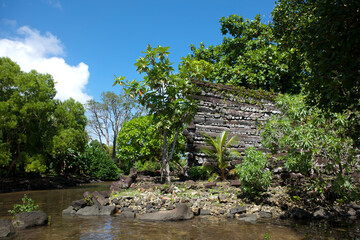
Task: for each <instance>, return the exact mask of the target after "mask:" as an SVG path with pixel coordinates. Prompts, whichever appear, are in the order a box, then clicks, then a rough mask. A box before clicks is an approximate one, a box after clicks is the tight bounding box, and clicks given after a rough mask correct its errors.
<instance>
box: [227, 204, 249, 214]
mask: <svg viewBox="0 0 360 240" xmlns="http://www.w3.org/2000/svg"><path fill="white" fill-rule="evenodd" d="M230 213H231V214H235V213H239V214H242V213H246V206H239V207H235V208H232V209H230Z"/></svg>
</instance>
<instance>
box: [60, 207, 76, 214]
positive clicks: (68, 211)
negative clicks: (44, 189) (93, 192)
mask: <svg viewBox="0 0 360 240" xmlns="http://www.w3.org/2000/svg"><path fill="white" fill-rule="evenodd" d="M75 214H76V211H75V210H74V208H73V207H72V206H69V207H68V208H66V209H64V210H63V211H62V215H75Z"/></svg>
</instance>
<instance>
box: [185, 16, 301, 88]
mask: <svg viewBox="0 0 360 240" xmlns="http://www.w3.org/2000/svg"><path fill="white" fill-rule="evenodd" d="M220 24H221V32H222V34H223V35H224V40H223V42H222V44H220V45H217V46H209V47H208V48H205V45H204V44H203V43H201V44H200V47H199V48H196V47H195V46H193V45H192V46H191V50H192V55H190V56H188V57H187V58H184V59H183V63H182V64H186V63H187V62H191V63H192V61H193V60H196V61H198V62H197V63H196V64H197V65H201V66H202V67H201V68H198V69H194V70H193V71H195V72H202V71H204V70H203V69H208V68H209V66H208V65H209V64H212V65H213V67H212V69H211V71H208V72H206V74H203V75H202V76H204V77H205V78H206V79H207V80H209V81H214V82H217V83H223V84H233V85H237V86H245V87H248V88H255V89H258V88H262V89H265V90H274V91H277V92H279V91H280V92H295V93H296V92H299V91H300V84H301V81H302V75H301V72H300V71H295V70H294V69H292V68H290V67H289V65H288V64H287V63H288V61H289V60H290V59H291V58H292V56H293V52H292V51H290V52H287V51H281V49H280V48H279V46H278V45H279V44H278V43H276V42H274V37H273V30H272V28H271V25H270V24H265V23H262V22H261V18H260V15H257V16H256V17H255V20H252V21H250V20H248V19H246V20H244V19H243V18H242V17H241V16H237V15H231V16H229V17H227V18H225V17H223V18H222V19H220ZM195 66H196V65H195ZM299 72H300V73H299ZM193 75H196V74H193Z"/></svg>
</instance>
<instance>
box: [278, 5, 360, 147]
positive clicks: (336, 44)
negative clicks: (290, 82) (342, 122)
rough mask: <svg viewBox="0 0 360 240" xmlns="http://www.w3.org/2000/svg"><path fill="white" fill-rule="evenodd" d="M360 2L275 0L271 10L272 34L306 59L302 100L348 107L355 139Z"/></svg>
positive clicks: (359, 104)
mask: <svg viewBox="0 0 360 240" xmlns="http://www.w3.org/2000/svg"><path fill="white" fill-rule="evenodd" d="M359 11H360V2H359V1H356V0H343V1H337V0H327V1H325V0H320V1H319V0H306V1H305V0H280V1H278V3H277V4H276V6H275V9H274V10H273V12H272V15H273V20H274V32H275V36H276V38H277V39H278V41H279V42H281V44H282V45H283V46H284V47H286V48H287V49H296V51H297V52H301V54H302V55H303V58H304V59H305V60H306V61H307V62H308V66H309V71H308V78H307V80H306V82H305V84H304V86H305V90H306V91H307V94H308V96H307V98H306V99H307V102H308V103H309V104H311V105H314V106H317V107H319V108H321V109H323V110H325V111H331V112H339V113H345V112H346V113H347V115H348V118H349V119H350V120H351V126H349V129H348V133H349V134H350V135H351V136H352V137H353V139H354V140H355V141H357V144H358V145H359V144H360V137H359V136H360V130H359V129H360V72H359V69H360V57H359V56H360V42H359V40H358V39H359V32H360V18H359Z"/></svg>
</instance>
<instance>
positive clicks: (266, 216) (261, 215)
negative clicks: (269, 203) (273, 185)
mask: <svg viewBox="0 0 360 240" xmlns="http://www.w3.org/2000/svg"><path fill="white" fill-rule="evenodd" d="M259 216H260V217H261V218H272V213H271V212H265V211H260V212H259Z"/></svg>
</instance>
